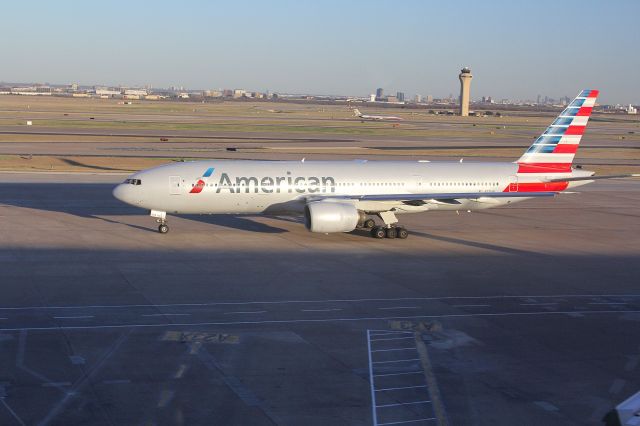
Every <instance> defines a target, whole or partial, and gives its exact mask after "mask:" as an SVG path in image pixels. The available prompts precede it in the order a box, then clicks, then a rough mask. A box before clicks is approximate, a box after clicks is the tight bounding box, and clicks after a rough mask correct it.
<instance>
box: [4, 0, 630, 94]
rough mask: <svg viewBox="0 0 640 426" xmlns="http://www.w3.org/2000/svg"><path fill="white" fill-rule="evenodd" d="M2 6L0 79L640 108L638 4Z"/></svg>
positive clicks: (118, 3) (116, 3)
mask: <svg viewBox="0 0 640 426" xmlns="http://www.w3.org/2000/svg"><path fill="white" fill-rule="evenodd" d="M108 5H109V8H104V7H102V6H101V5H98V4H92V3H87V4H84V3H75V2H71V1H62V2H56V3H48V2H35V1H25V2H20V3H14V4H9V5H5V7H4V12H5V20H4V22H3V24H4V25H3V26H2V29H0V34H2V35H3V39H4V40H8V41H9V42H7V43H5V48H4V49H3V57H4V61H3V67H2V70H1V71H0V81H5V82H50V83H53V84H69V83H72V82H76V83H79V84H82V85H93V84H104V85H115V86H117V85H128V86H144V85H152V86H153V87H170V86H184V87H185V88H189V89H218V88H245V89H250V90H260V91H265V90H270V91H273V92H283V93H315V94H341V95H358V96H365V95H368V94H370V93H373V91H375V89H376V88H377V87H382V88H384V89H385V92H386V93H392V94H395V92H396V91H401V92H404V93H405V94H406V95H407V96H413V95H414V94H416V93H417V94H421V95H429V94H430V95H433V96H434V97H446V96H448V95H449V94H450V93H451V94H454V96H455V95H456V94H457V91H458V89H459V83H458V79H457V75H458V73H459V71H460V69H461V68H462V67H464V66H469V67H470V68H471V70H472V73H473V75H474V79H473V83H472V97H473V98H474V99H475V98H480V97H482V96H492V97H493V98H494V99H496V100H499V99H502V98H510V99H532V100H535V99H536V97H537V95H538V94H539V95H542V96H543V97H544V96H550V97H554V98H558V97H559V96H565V95H567V96H570V97H571V96H574V95H575V94H577V93H578V92H579V91H580V90H581V89H583V88H595V89H599V90H601V92H602V94H601V98H600V101H601V102H602V103H621V104H628V103H635V104H637V103H640V82H639V81H638V79H637V78H634V77H635V74H637V70H638V69H640V55H637V54H636V50H637V46H638V42H639V41H640V29H638V26H637V25H636V22H635V21H636V19H637V16H640V2H635V1H613V2H607V3H604V2H596V1H582V2H580V1H573V0H572V1H566V2H562V3H556V2H551V1H541V2H535V3H531V4H516V3H512V2H507V1H504V2H503V1H498V2H492V3H491V4H490V5H487V4H480V3H477V2H466V1H462V2H457V3H456V5H455V7H453V6H449V5H444V4H439V3H427V2H417V1H406V2H401V3H396V2H389V1H368V2H359V1H354V2H349V3H347V4H343V3H341V2H335V1H326V2H322V3H317V4H316V3H302V2H284V1H277V2H269V3H268V4H267V3H257V2H256V3H254V2H238V3H234V4H233V5H229V4H224V3H220V4H217V3H209V2H204V1H191V2H186V3H184V4H180V5H176V4H175V3H169V2H164V1H159V2H144V1H140V2H136V3H134V4H129V3H127V2H123V1H120V0H116V1H113V2H110V3H109V4H108Z"/></svg>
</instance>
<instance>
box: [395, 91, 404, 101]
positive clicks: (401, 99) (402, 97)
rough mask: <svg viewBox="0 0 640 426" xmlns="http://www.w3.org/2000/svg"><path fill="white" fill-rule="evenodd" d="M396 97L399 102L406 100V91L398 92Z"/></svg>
mask: <svg viewBox="0 0 640 426" xmlns="http://www.w3.org/2000/svg"><path fill="white" fill-rule="evenodd" d="M396 98H397V99H398V102H404V92H397V93H396Z"/></svg>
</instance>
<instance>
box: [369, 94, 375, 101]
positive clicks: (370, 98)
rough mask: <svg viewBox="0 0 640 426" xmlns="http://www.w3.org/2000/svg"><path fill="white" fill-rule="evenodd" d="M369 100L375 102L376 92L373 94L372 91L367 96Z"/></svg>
mask: <svg viewBox="0 0 640 426" xmlns="http://www.w3.org/2000/svg"><path fill="white" fill-rule="evenodd" d="M369 101H370V102H375V101H376V94H375V93H372V94H371V95H370V96H369Z"/></svg>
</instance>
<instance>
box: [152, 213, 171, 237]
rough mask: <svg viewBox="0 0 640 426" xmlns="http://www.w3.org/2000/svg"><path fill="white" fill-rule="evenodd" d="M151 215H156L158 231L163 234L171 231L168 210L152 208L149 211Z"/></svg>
mask: <svg viewBox="0 0 640 426" xmlns="http://www.w3.org/2000/svg"><path fill="white" fill-rule="evenodd" d="M149 214H150V215H151V217H155V218H157V219H156V222H157V223H159V225H158V232H159V233H161V234H166V233H167V232H169V225H167V212H161V211H158V210H151V211H150V212H149Z"/></svg>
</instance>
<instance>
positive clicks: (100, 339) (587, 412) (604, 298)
mask: <svg viewBox="0 0 640 426" xmlns="http://www.w3.org/2000/svg"><path fill="white" fill-rule="evenodd" d="M123 178H124V176H120V175H91V174H74V175H65V174H28V173H1V174H0V424H2V425H21V424H25V425H32V424H50V425H69V424H92V425H94V424H95V425H124V424H126V425H129V424H131V425H141V424H145V425H147V424H157V425H165V424H167V425H180V424H184V425H192V424H203V425H209V424H252V425H253V424H257V425H259V424H285V425H298V424H309V425H326V424H345V425H346V424H349V425H351V424H356V425H370V424H374V422H375V423H377V424H385V423H387V424H389V423H395V424H425V425H432V424H444V423H443V421H444V419H446V420H447V421H448V422H449V424H453V425H466V424H473V425H513V424H518V425H539V424H546V425H597V424H601V422H600V420H601V419H602V417H603V416H604V414H605V413H606V412H607V411H608V410H610V409H611V408H612V407H613V406H614V405H616V404H617V403H619V402H620V401H622V400H624V399H625V398H626V397H627V396H629V395H631V394H633V393H635V392H637V391H638V389H639V388H640V326H639V324H640V323H639V321H640V290H639V287H638V277H639V276H640V262H639V257H640V221H639V220H638V219H639V218H640V213H638V212H639V207H640V182H638V181H633V182H631V181H609V182H598V183H595V184H591V185H589V186H587V187H585V189H584V190H582V189H581V193H579V194H567V195H562V196H559V197H556V198H555V199H549V200H531V201H527V202H523V203H521V204H518V205H516V206H511V207H505V208H499V209H494V210H489V211H486V212H482V213H471V214H468V213H462V212H461V213H460V214H459V215H456V214H455V213H446V212H434V213H426V214H419V215H409V216H403V217H401V222H402V223H403V224H405V225H406V226H407V227H408V228H409V230H410V231H411V233H412V234H411V235H410V237H409V238H408V239H407V240H389V241H387V240H382V241H380V240H374V239H372V238H370V237H368V236H367V235H366V234H364V233H359V232H354V233H350V234H340V235H317V234H310V233H308V232H307V231H306V230H305V229H304V227H303V226H302V224H301V223H299V221H297V220H296V219H295V218H284V217H283V218H264V217H241V216H181V217H170V218H169V224H170V226H171V231H170V233H169V234H167V235H160V234H158V233H157V232H155V223H154V221H153V220H152V219H151V218H150V217H148V216H146V215H145V212H143V211H140V210H136V209H134V208H131V207H129V206H126V205H123V204H121V203H119V202H118V201H117V200H115V199H113V198H112V197H111V194H110V191H111V188H112V187H113V185H114V184H115V183H116V182H119V181H120V180H122V179H123ZM400 422H411V423H400Z"/></svg>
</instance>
